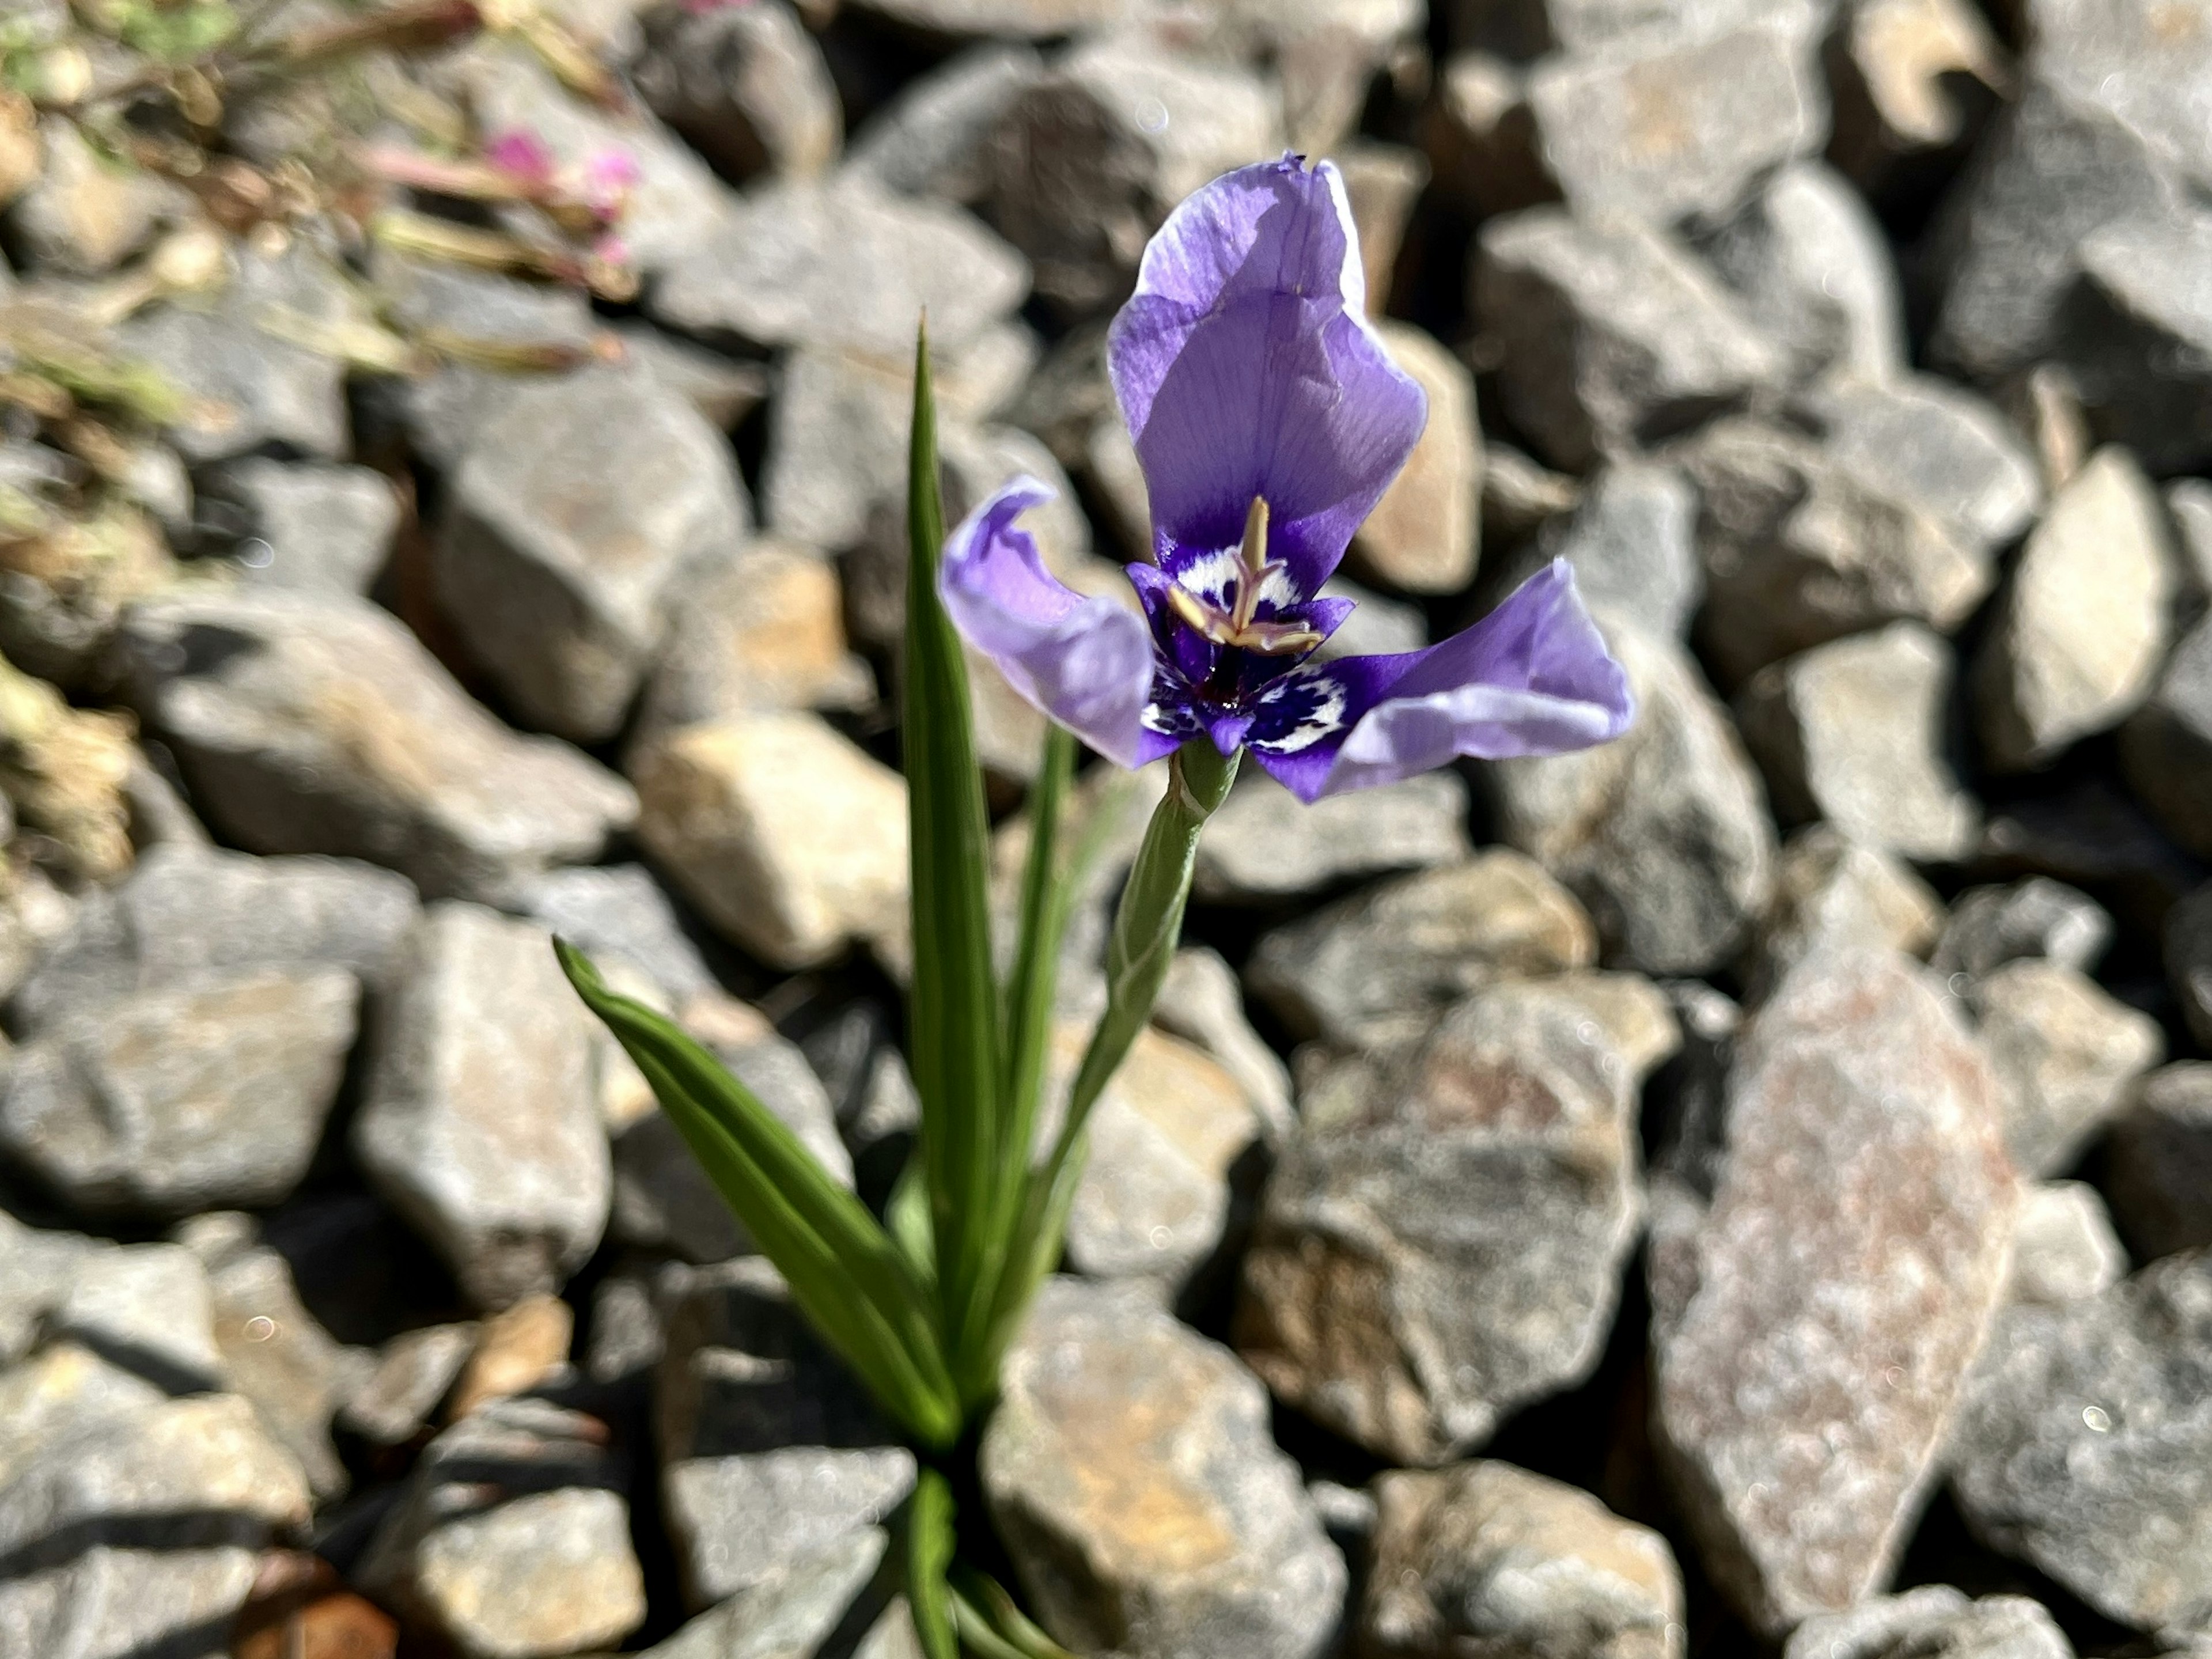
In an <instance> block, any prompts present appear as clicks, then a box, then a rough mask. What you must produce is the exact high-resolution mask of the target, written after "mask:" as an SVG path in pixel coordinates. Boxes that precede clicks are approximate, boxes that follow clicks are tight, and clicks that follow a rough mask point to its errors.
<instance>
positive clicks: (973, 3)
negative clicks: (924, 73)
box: [862, 0, 1121, 40]
mask: <svg viewBox="0 0 2212 1659" xmlns="http://www.w3.org/2000/svg"><path fill="white" fill-rule="evenodd" d="M862 9H865V10H867V11H872V12H874V13H876V14H878V15H879V16H883V17H887V18H890V20H891V21H894V22H898V23H903V24H905V25H906V26H907V27H909V28H915V29H921V30H926V31H927V32H928V33H932V34H954V35H969V34H1000V35H1012V36H1013V37H1014V38H1016V39H1017V40H1048V39H1050V38H1052V37H1054V36H1055V35H1062V34H1074V33H1079V32H1081V31H1083V30H1085V29H1088V28H1092V27H1097V26H1098V25H1101V24H1105V23H1111V22H1115V21H1118V20H1119V18H1120V16H1121V5H1120V3H1119V0H862Z"/></svg>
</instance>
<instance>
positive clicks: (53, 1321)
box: [32, 1235, 223, 1394]
mask: <svg viewBox="0 0 2212 1659" xmlns="http://www.w3.org/2000/svg"><path fill="white" fill-rule="evenodd" d="M35 1237H37V1236H34V1238H35ZM61 1239H62V1240H66V1241H68V1242H67V1243H60V1241H58V1240H57V1239H56V1238H55V1236H53V1235H46V1236H45V1237H44V1239H43V1241H41V1242H42V1243H43V1245H44V1248H43V1249H40V1248H39V1246H38V1245H37V1244H34V1245H33V1249H34V1250H35V1251H36V1252H37V1254H38V1255H43V1256H44V1257H45V1258H46V1265H47V1266H48V1267H52V1265H53V1264H54V1263H55V1262H56V1261H57V1260H59V1261H63V1262H65V1263H66V1267H67V1272H66V1276H65V1277H64V1278H62V1279H59V1280H58V1281H49V1282H48V1284H47V1285H46V1286H45V1287H44V1289H45V1291H46V1294H45V1295H44V1297H40V1298H39V1299H37V1300H36V1301H34V1302H33V1304H32V1305H33V1306H34V1307H36V1308H37V1309H38V1310H39V1312H40V1315H41V1316H43V1318H44V1321H45V1326H44V1328H45V1334H46V1338H47V1340H50V1341H71V1342H76V1343H77V1344H79V1345H81V1346H83V1347H86V1348H88V1349H90V1350H91V1351H92V1352H94V1353H96V1354H98V1355H100V1357H101V1358H104V1359H106V1360H107V1361H108V1362H109V1363H110V1364H115V1365H118V1366H121V1367H122V1368H123V1369H125V1370H129V1371H131V1372H134V1373H136V1374H137V1376H143V1377H144V1378H146V1379H147V1380H148V1381H149V1382H151V1383H156V1384H158V1385H159V1386H160V1387H161V1388H162V1389H166V1390H167V1391H168V1392H169V1393H171V1394H197V1393H200V1392H202V1391H204V1390H206V1389H215V1388H217V1387H219V1386H221V1383H222V1371H223V1364H222V1350H221V1348H220V1347H219V1346H217V1344H216V1331H215V1302H214V1291H213V1289H212V1288H211V1287H210V1285H209V1283H208V1277H207V1271H206V1269H205V1268H204V1267H202V1266H201V1264H200V1261H199V1258H198V1257H197V1256H195V1255H193V1254H192V1253H191V1251H190V1250H187V1249H185V1248H184V1247H183V1246H182V1245H179V1244H123V1245H105V1244H99V1243H93V1244H91V1245H90V1247H89V1248H86V1245H87V1241H84V1240H81V1239H76V1238H75V1237H73V1236H71V1235H62V1236H61ZM58 1243H59V1244H60V1248H59V1249H57V1244H58ZM34 1271H35V1264H34ZM32 1288H36V1287H32Z"/></svg>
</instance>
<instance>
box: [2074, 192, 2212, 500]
mask: <svg viewBox="0 0 2212 1659" xmlns="http://www.w3.org/2000/svg"><path fill="white" fill-rule="evenodd" d="M2208 250H2212V216H2208V215H2207V214H2205V213H2203V212H2202V211H2191V210H2182V211H2179V212H2176V211H2172V210H2168V211H2166V212H2163V213H2156V214H2151V215H2142V216H2135V217H2131V218H2127V219H2122V220H2118V221H2116V222H2113V223H2112V224H2108V225H2106V226H2104V227H2103V228H2100V229H2098V230H2095V231H2093V232H2092V233H2091V234H2089V235H2087V236H2086V237H2084V238H2083V239H2082V241H2081V247H2080V249H2079V251H2078V252H2077V254H2076V256H2075V257H2076V259H2077V261H2078V263H2079V264H2080V266H2081V278H2080V280H2079V282H2078V283H2077V285H2076V286H2075V289H2074V290H2073V292H2072V295H2070V297H2069V301H2068V302H2067V304H2066V306H2065V307H2064V308H2063V310H2062V311H2061V313H2060V314H2059V321H2058V325H2057V327H2058V331H2059V333H2060V342H2059V345H2058V348H2057V350H2058V355H2059V356H2060V357H2061V358H2062V360H2063V362H2064V363H2065V366H2066V372H2067V374H2068V375H2069V380H2070V381H2071V383H2072V385H2073V386H2074V388H2075V391H2076V392H2078V393H2079V395H2080V397H2081V401H2082V402H2083V403H2084V404H2087V407H2088V410H2089V412H2090V414H2091V416H2092V418H2093V421H2094V423H2095V425H2096V428H2097V430H2098V432H2099V433H2100V435H2102V436H2104V437H2105V438H2106V439H2107V440H2109V441H2112V442H2114V443H2120V444H2125V445H2127V446H2128V447H2130V449H2132V450H2134V451H2135V452H2136V453H2138V454H2139V455H2141V456H2142V460H2143V464H2144V465H2146V466H2148V467H2150V468H2152V469H2154V471H2159V472H2172V471H2179V470H2182V469H2190V470H2201V469H2202V468H2203V465H2205V463H2206V462H2207V461H2212V443H2208V441H2206V439H2205V437H2204V436H2203V422H2204V419H2205V417H2206V416H2207V414H2208V413H2212V367H2208V365H2207V363H2206V362H2205V354H2206V352H2207V350H2208V349H2212V289H2208V288H2207V286H2206V284H2205V281H2204V272H2203V259H2204V258H2205V256H2206V253H2207V252H2208Z"/></svg>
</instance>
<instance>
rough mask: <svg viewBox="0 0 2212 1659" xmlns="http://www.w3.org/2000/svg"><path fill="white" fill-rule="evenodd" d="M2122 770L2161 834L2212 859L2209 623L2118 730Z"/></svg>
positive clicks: (2177, 651)
mask: <svg viewBox="0 0 2212 1659" xmlns="http://www.w3.org/2000/svg"><path fill="white" fill-rule="evenodd" d="M2120 767H2121V769H2122V771H2123V772H2124V774H2125V775H2126V777H2127V781H2128V787H2130V789H2132V790H2133V791H2134V792H2135V794H2136V799H2138V800H2140V801H2142V804H2143V805H2145V806H2146V807H2148V809H2149V810H2150V813H2151V816H2152V817H2155V818H2156V819H2157V820H2158V821H2159V823H2160V827H2161V828H2163V829H2165V830H2166V834H2168V835H2170V836H2172V837H2173V839H2174V840H2175V841H2177V842H2179V843H2180V844H2181V845H2182V846H2184V847H2185V848H2188V849H2189V850H2190V851H2191V852H2192V853H2195V854H2198V855H2199V856H2200V857H2203V858H2212V616H2207V617H2203V618H2201V619H2200V620H2199V621H2198V622H2197V625H2196V626H2195V627H2193V628H2191V629H2190V630H2189V632H2188V633H2186V634H2185V635H2183V636H2182V638H2181V641H2180V642H2179V644H2177V645H2176V646H2175V647H2173V654H2172V656H2170V657H2168V658H2167V659H2166V668H2165V671H2164V672H2163V673H2162V674H2160V677H2159V681H2158V684H2157V687H2156V689H2154V690H2153V691H2152V692H2151V694H2150V696H2149V698H2148V701H2146V702H2144V704H2143V706H2142V708H2139V709H2137V710H2136V712H2135V713H2134V714H2131V715H2130V716H2129V718H2128V722H2127V724H2126V725H2125V726H2123V727H2122V728H2121V730H2120Z"/></svg>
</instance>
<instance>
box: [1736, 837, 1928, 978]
mask: <svg viewBox="0 0 2212 1659" xmlns="http://www.w3.org/2000/svg"><path fill="white" fill-rule="evenodd" d="M1942 926H1943V902H1942V900H1941V899H1940V898H1938V897H1936V893H1935V890H1933V889H1932V888H1930V887H1929V885H1928V884H1927V883H1926V882H1924V881H1923V880H1921V879H1920V878H1919V877H1918V876H1917V875H1916V874H1915V873H1914V872H1913V871H1912V869H1911V866H1909V865H1907V864H1905V861H1904V860H1901V859H1899V858H1898V857H1896V856H1895V855H1894V854H1889V853H1886V852H1883V851H1881V849H1879V848H1872V847H1864V846H1862V845H1860V844H1859V843H1858V842H1854V841H1852V840H1850V839H1849V838H1848V837H1847V836H1844V835H1843V834H1841V833H1840V832H1838V830H1837V829H1835V828H1834V826H1833V825H1831V824H1826V823H1816V824H1813V825H1810V826H1808V828H1806V829H1801V830H1799V831H1798V832H1797V833H1796V835H1794V836H1791V837H1790V840H1789V841H1788V842H1787V843H1785V844H1784V847H1783V849H1782V857H1781V861H1780V862H1779V863H1778V865H1777V866H1776V868H1775V877H1774V896H1773V899H1772V901H1771V903H1770V904H1769V906H1768V908H1767V912H1766V915H1765V918H1764V920H1762V921H1761V922H1760V923H1759V935H1758V938H1757V939H1755V940H1754V941H1753V948H1754V951H1755V953H1756V965H1755V967H1754V969H1753V974H1752V980H1753V985H1754V987H1758V988H1760V989H1764V988H1765V987H1771V986H1773V985H1776V984H1778V983H1779V982H1780V981H1782V979H1783V978H1784V976H1785V975H1787V974H1788V973H1789V971H1790V969H1792V968H1794V967H1796V965H1797V964H1798V963H1800V962H1802V961H1803V960H1804V959H1805V958H1806V957H1808V956H1810V955H1812V954H1813V953H1814V951H1821V950H1826V949H1831V948H1833V947H1835V946H1838V945H1847V946H1858V947H1864V948H1869V949H1875V950H1887V951H1902V952H1903V953H1904V954H1905V955H1906V956H1915V957H1917V956H1924V955H1925V954H1926V953H1927V951H1928V948H1929V945H1932V944H1934V943H1935V942H1936V934H1937V932H1938V931H1939V930H1940V929H1941V928H1942Z"/></svg>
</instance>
